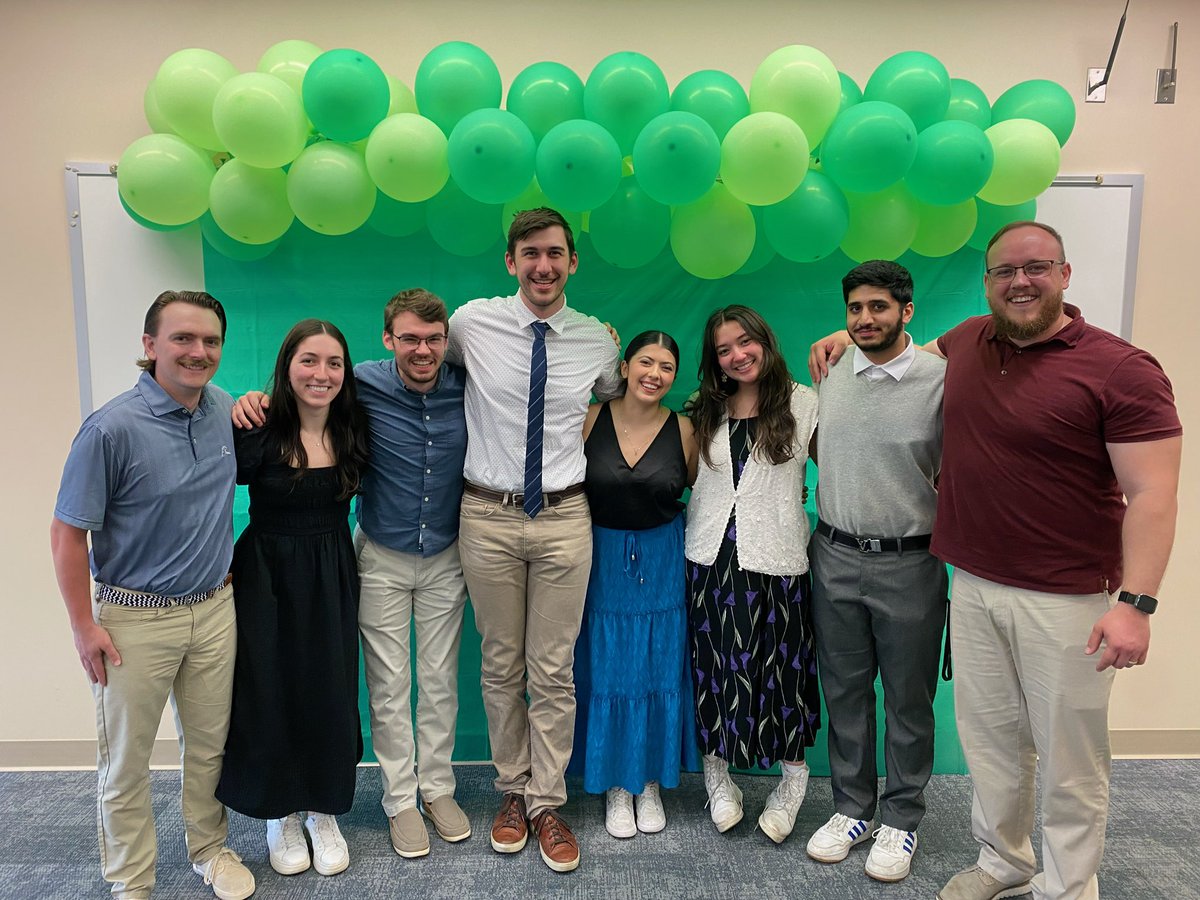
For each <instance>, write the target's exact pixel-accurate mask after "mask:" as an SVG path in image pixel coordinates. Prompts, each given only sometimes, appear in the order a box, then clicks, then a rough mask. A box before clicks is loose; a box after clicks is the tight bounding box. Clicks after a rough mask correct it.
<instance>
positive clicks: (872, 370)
mask: <svg viewBox="0 0 1200 900" xmlns="http://www.w3.org/2000/svg"><path fill="white" fill-rule="evenodd" d="M904 340H905V341H907V343H906V344H905V346H904V352H902V353H901V354H900V355H899V356H897V357H895V358H894V359H889V360H888V361H887V362H885V363H873V362H871V360H869V359H867V354H865V353H863V352H862V350H861V349H859V348H858V347H855V348H854V374H855V375H859V374H861V373H863V372H866V373H867V378H869V379H870V380H871V381H882V380H883V379H885V378H888V377H890V378H893V379H895V380H896V381H899V380H900V379H902V378H903V377H904V373H905V372H907V371H908V367H909V366H911V365H912V364H913V360H914V359H916V358H917V348H916V347H914V346H913V340H912V335H910V334H909V333H908V332H905V333H904Z"/></svg>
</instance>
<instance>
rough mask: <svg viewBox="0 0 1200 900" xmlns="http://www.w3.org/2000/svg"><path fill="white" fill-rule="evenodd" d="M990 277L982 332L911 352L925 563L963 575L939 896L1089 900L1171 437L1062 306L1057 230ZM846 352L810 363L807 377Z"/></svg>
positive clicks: (1025, 230)
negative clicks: (954, 791)
mask: <svg viewBox="0 0 1200 900" xmlns="http://www.w3.org/2000/svg"><path fill="white" fill-rule="evenodd" d="M986 266H987V272H986V275H985V278H984V284H985V289H986V293H987V298H988V306H989V307H990V308H991V315H990V316H978V317H974V318H970V319H968V320H966V321H965V322H963V323H962V324H961V325H959V326H957V327H956V328H953V329H951V330H950V331H949V332H947V333H946V334H945V335H943V336H942V337H940V338H938V339H937V341H935V342H934V343H932V344H930V345H927V346H926V347H925V348H924V349H926V350H929V351H930V352H932V353H936V354H938V355H939V356H944V357H945V358H946V360H947V367H946V393H945V407H944V416H945V443H944V449H943V459H942V474H941V480H940V482H939V490H938V508H937V518H936V523H935V526H934V536H933V545H932V548H931V550H932V552H933V554H934V555H936V556H938V557H939V558H941V559H943V560H945V561H946V562H948V563H950V564H951V565H953V566H954V567H955V569H956V571H955V577H954V584H953V589H952V591H951V603H952V605H951V609H952V610H953V624H954V628H953V629H952V631H951V637H952V640H953V651H954V658H955V664H956V665H955V682H954V687H955V706H956V716H957V724H958V733H959V738H960V740H961V742H962V745H963V751H964V753H965V755H966V759H967V764H968V766H969V768H970V771H971V778H972V781H973V783H974V787H975V798H974V807H973V811H972V832H973V834H974V836H975V838H976V840H977V841H978V842H979V844H980V853H979V859H978V862H977V863H976V864H975V865H974V866H971V867H970V868H968V869H966V870H965V871H963V872H960V873H959V874H958V875H955V876H954V877H953V878H952V879H951V880H950V881H949V883H947V885H946V886H945V887H944V888H942V890H941V892H940V893H939V894H938V897H939V900H996V898H1001V897H1015V896H1017V895H1019V894H1023V893H1026V892H1028V891H1030V890H1032V891H1033V893H1034V896H1035V898H1039V900H1041V898H1054V900H1065V898H1096V897H1098V896H1099V887H1098V882H1097V878H1096V872H1097V870H1098V869H1099V867H1100V859H1101V857H1102V856H1103V852H1104V828H1105V823H1106V821H1107V816H1108V778H1109V769H1110V753H1109V741H1108V701H1109V694H1110V692H1111V689H1112V679H1113V670H1115V669H1124V668H1128V667H1130V666H1136V665H1141V664H1142V663H1144V662H1145V660H1146V654H1147V651H1148V649H1149V644H1150V622H1149V616H1150V614H1151V613H1152V612H1153V611H1154V608H1155V607H1156V606H1157V601H1156V600H1155V599H1154V597H1153V595H1154V594H1155V593H1156V592H1157V590H1158V586H1159V582H1160V581H1161V579H1162V574H1163V570H1164V568H1165V567H1166V563H1167V558H1168V556H1169V555H1170V550H1171V544H1172V542H1173V540H1174V535H1175V515H1176V506H1177V501H1176V493H1177V490H1178V479H1179V460H1180V450H1181V447H1182V428H1181V426H1180V422H1179V417H1178V414H1177V413H1176V411H1175V403H1174V398H1173V395H1172V392H1171V384H1170V382H1169V381H1168V380H1167V377H1166V375H1165V374H1164V373H1163V371H1162V369H1161V367H1160V366H1159V365H1158V363H1157V362H1156V361H1155V360H1154V358H1153V357H1152V356H1150V355H1149V354H1148V353H1145V352H1144V351H1142V350H1139V349H1137V348H1136V347H1134V346H1132V345H1131V344H1129V343H1127V342H1126V341H1123V340H1121V339H1120V338H1118V337H1116V336H1114V335H1112V334H1109V333H1108V332H1105V331H1102V330H1101V329H1099V328H1095V327H1093V326H1091V325H1088V324H1087V323H1086V322H1085V321H1084V320H1083V317H1082V315H1080V312H1079V310H1078V309H1077V308H1075V307H1074V306H1070V305H1067V304H1064V302H1063V290H1064V289H1065V288H1066V287H1067V286H1068V285H1069V284H1070V279H1071V266H1070V263H1068V262H1067V261H1066V255H1065V252H1064V250H1063V243H1062V238H1061V237H1060V236H1059V234H1058V233H1057V232H1056V231H1055V230H1054V229H1053V228H1050V227H1049V226H1046V225H1042V224H1039V223H1035V222H1017V223H1014V224H1012V225H1009V226H1006V227H1005V228H1003V229H1001V230H1000V231H999V232H998V233H997V234H996V236H995V237H993V238H992V241H991V243H990V244H989V245H988V249H987V253H986ZM831 338H832V336H831ZM841 344H842V339H841V338H840V337H838V338H837V339H824V340H822V341H820V342H818V343H817V344H815V345H814V347H813V353H812V356H811V357H810V367H812V368H813V369H814V378H819V374H820V371H821V369H822V368H824V366H825V365H826V355H827V354H828V359H829V361H833V360H835V359H836V357H837V356H839V355H840V352H839V351H840V347H838V348H837V349H835V345H841ZM831 351H832V352H831ZM1122 498H1124V500H1123V499H1122ZM1038 766H1040V767H1041V775H1042V787H1043V796H1042V826H1043V828H1042V855H1043V872H1041V873H1038V874H1036V875H1035V872H1036V868H1037V865H1036V860H1035V857H1034V853H1033V847H1032V843H1031V839H1030V833H1031V832H1032V830H1033V821H1034V806H1033V798H1034V774H1035V769H1036V768H1037V767H1038Z"/></svg>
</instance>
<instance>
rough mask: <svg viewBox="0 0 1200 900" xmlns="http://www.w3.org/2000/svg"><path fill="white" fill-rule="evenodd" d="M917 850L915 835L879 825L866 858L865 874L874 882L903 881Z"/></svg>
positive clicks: (914, 833) (911, 832)
mask: <svg viewBox="0 0 1200 900" xmlns="http://www.w3.org/2000/svg"><path fill="white" fill-rule="evenodd" d="M916 849H917V833H916V832H915V831H901V830H900V829H899V828H893V827H892V826H891V825H881V826H880V827H879V829H878V830H877V831H876V832H875V843H874V844H872V845H871V855H870V856H868V857H867V866H866V869H867V874H868V875H870V876H871V877H872V878H874V879H875V880H876V881H889V882H890V881H903V880H904V879H905V878H907V877H908V870H909V867H910V866H912V858H913V853H914V852H915V851H916Z"/></svg>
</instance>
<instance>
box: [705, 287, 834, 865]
mask: <svg viewBox="0 0 1200 900" xmlns="http://www.w3.org/2000/svg"><path fill="white" fill-rule="evenodd" d="M688 412H689V413H690V415H691V417H692V424H693V426H694V427H695V431H696V441H697V443H698V444H699V446H700V466H699V472H698V474H697V477H696V484H695V487H694V488H693V489H692V497H691V501H690V502H689V504H688V521H687V540H686V545H685V553H686V556H687V560H688V576H687V577H688V587H689V593H690V596H691V603H690V616H691V634H692V651H693V663H694V666H695V669H694V673H695V676H696V722H697V725H698V728H699V738H700V744H701V747H702V748H703V751H704V754H705V756H704V784H705V787H706V788H707V789H708V797H709V812H710V814H711V816H712V820H713V824H714V825H716V827H717V830H718V831H726V830H728V829H730V828H732V827H733V826H734V825H736V824H737V823H738V822H739V821H741V819H742V792H741V791H740V790H739V789H738V787H737V785H735V784H734V783H733V781H732V780H731V779H730V777H729V766H730V765H734V766H737V767H739V768H762V769H769V768H771V767H772V766H774V765H775V764H776V763H777V762H781V763H782V764H783V778H782V780H781V781H780V783H779V784H778V785H777V786H776V788H775V789H774V790H773V791H772V792H771V795H770V796H769V797H768V798H767V803H766V807H765V808H764V809H763V812H762V815H760V816H759V818H758V825H759V827H760V828H762V830H763V832H764V833H765V834H766V835H767V836H768V837H769V838H771V840H773V841H775V842H776V843H779V842H781V841H783V840H784V839H785V838H786V837H787V836H788V834H789V833H790V832H791V830H792V827H793V825H794V824H795V820H796V813H797V811H798V810H799V808H800V804H801V802H802V801H803V799H804V793H805V789H806V787H807V784H808V766H807V765H805V763H804V751H805V749H806V748H807V747H810V746H812V743H813V738H814V736H815V734H816V731H817V728H818V726H819V724H820V718H819V717H820V705H819V703H820V701H819V698H818V694H817V677H816V676H817V668H816V656H815V654H814V651H813V635H812V612H811V608H810V605H809V575H808V558H807V556H806V553H805V548H806V547H807V545H808V518H807V515H806V514H805V511H804V505H803V499H802V498H803V489H804V463H805V460H806V459H807V458H808V444H809V440H810V438H811V437H812V434H813V430H814V429H815V427H816V423H817V397H816V393H815V392H813V391H811V390H809V389H808V388H806V387H803V386H802V385H798V384H795V383H793V381H792V379H791V377H790V375H789V374H788V370H787V363H786V362H785V361H784V359H783V354H782V353H781V352H780V349H779V344H778V341H777V340H776V339H775V335H774V333H773V332H772V331H771V329H770V327H769V326H768V325H767V323H766V322H764V321H763V319H762V317H761V316H760V315H759V314H758V313H756V312H755V311H754V310H752V309H749V308H747V307H745V306H729V307H726V308H725V309H720V310H717V311H716V312H715V313H713V314H712V316H710V317H709V320H708V324H707V325H706V326H705V329H704V344H703V347H702V349H701V355H700V387H699V390H698V391H697V392H696V395H695V396H694V397H693V398H692V400H691V401H690V402H689V405H688Z"/></svg>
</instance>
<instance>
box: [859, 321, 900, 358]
mask: <svg viewBox="0 0 1200 900" xmlns="http://www.w3.org/2000/svg"><path fill="white" fill-rule="evenodd" d="M903 334H904V327H903V326H902V325H901V324H900V323H899V322H897V323H896V324H895V325H892V326H890V327H884V326H880V328H879V334H877V335H876V336H875V337H874V338H870V339H860V338H859V336H858V335H857V334H856V333H855V332H853V331H851V332H850V340H852V341H854V346H856V347H858V349H860V350H862V351H863V352H865V353H882V352H883V351H885V350H890V349H891V348H892V347H893V346H895V344H896V341H898V340H900V339H901V336H902V335H903Z"/></svg>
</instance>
